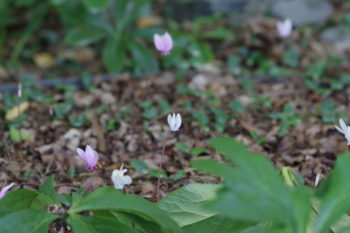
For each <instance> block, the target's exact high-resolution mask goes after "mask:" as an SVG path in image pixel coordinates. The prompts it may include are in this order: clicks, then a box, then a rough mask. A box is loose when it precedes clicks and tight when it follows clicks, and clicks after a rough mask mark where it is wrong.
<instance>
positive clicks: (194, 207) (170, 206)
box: [157, 184, 221, 227]
mask: <svg viewBox="0 0 350 233" xmlns="http://www.w3.org/2000/svg"><path fill="white" fill-rule="evenodd" d="M220 187H221V186H220V185H217V184H189V185H186V186H185V187H182V188H180V189H177V190H175V191H174V192H172V193H170V194H168V195H167V196H166V197H164V198H163V199H162V200H161V201H160V202H159V203H158V204H157V205H158V207H159V208H161V209H163V210H165V211H167V212H168V213H169V215H170V217H171V218H172V219H173V220H174V221H176V222H177V223H178V224H179V226H181V227H183V226H186V225H190V224H193V223H196V222H199V221H202V220H204V219H207V218H209V217H212V216H214V215H216V213H215V212H214V211H210V210H208V209H205V208H204V207H203V203H207V202H208V201H210V200H213V199H214V198H215V196H216V191H217V190H218V189H219V188H220Z"/></svg>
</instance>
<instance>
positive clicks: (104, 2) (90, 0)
mask: <svg viewBox="0 0 350 233" xmlns="http://www.w3.org/2000/svg"><path fill="white" fill-rule="evenodd" d="M83 3H84V5H85V6H86V7H87V8H89V9H90V10H92V11H96V10H102V9H105V8H107V6H108V4H109V0H83Z"/></svg>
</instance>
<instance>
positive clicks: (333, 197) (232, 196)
mask: <svg viewBox="0 0 350 233" xmlns="http://www.w3.org/2000/svg"><path fill="white" fill-rule="evenodd" d="M210 144H211V145H212V146H213V147H214V148H215V149H216V150H217V151H219V152H220V153H221V154H222V155H223V156H225V158H226V159H228V160H229V161H230V162H232V164H233V165H229V164H223V163H219V162H218V161H215V160H196V161H193V162H192V165H193V166H194V167H195V168H197V169H200V170H201V171H205V172H208V173H210V174H212V175H216V176H221V177H223V179H224V183H223V187H222V188H221V189H220V190H219V192H218V196H217V197H216V198H215V200H212V201H209V203H206V204H205V206H206V207H207V208H208V209H209V210H211V211H214V212H215V213H216V214H217V215H219V216H221V217H222V218H227V219H231V221H236V222H239V223H241V224H242V223H246V224H248V225H249V229H250V230H247V231H244V232H276V233H277V232H279V233H282V232H283V233H305V232H312V233H329V232H332V233H338V232H342V233H344V232H350V217H349V216H348V215H347V213H348V212H349V211H350V198H349V196H348V195H347V191H346V190H348V189H349V188H350V184H349V182H348V177H349V175H350V171H349V169H348V167H349V166H350V153H345V154H342V155H341V156H339V158H338V161H337V162H336V165H335V168H334V171H333V172H332V173H331V175H330V176H328V177H327V178H326V180H325V181H324V182H322V183H321V185H320V186H319V187H318V188H317V189H316V190H312V189H311V188H309V187H307V186H304V185H302V184H301V183H300V182H298V179H293V180H295V181H296V182H289V183H285V182H284V180H282V179H281V177H280V175H279V173H278V172H277V171H276V170H275V168H274V166H273V164H272V163H271V162H270V161H269V160H268V159H267V158H266V157H264V156H262V155H259V154H255V153H252V152H249V151H248V150H247V149H246V147H245V146H243V145H242V144H240V143H239V142H237V141H235V140H233V139H231V138H214V139H212V140H211V141H210ZM285 176H286V173H285V172H284V177H285ZM287 176H289V175H287ZM295 184H296V185H295ZM316 203H317V204H316ZM246 227H247V226H246ZM247 228H248V227H247ZM223 232H225V231H223ZM227 232H243V231H234V230H233V231H227Z"/></svg>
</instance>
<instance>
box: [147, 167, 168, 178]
mask: <svg viewBox="0 0 350 233" xmlns="http://www.w3.org/2000/svg"><path fill="white" fill-rule="evenodd" d="M149 175H150V176H152V177H154V178H158V177H160V178H162V179H164V178H167V174H166V172H165V171H164V170H160V169H152V170H151V172H150V174H149Z"/></svg>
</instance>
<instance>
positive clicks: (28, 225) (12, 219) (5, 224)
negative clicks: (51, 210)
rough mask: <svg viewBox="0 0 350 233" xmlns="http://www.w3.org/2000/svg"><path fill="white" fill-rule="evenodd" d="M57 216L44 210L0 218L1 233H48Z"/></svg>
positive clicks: (21, 212) (15, 213)
mask: <svg viewBox="0 0 350 233" xmlns="http://www.w3.org/2000/svg"><path fill="white" fill-rule="evenodd" d="M58 217H59V216H57V215H52V214H48V213H47V212H46V211H44V210H38V209H25V210H21V211H16V212H13V213H11V214H8V215H6V216H5V217H3V218H0V232H1V233H14V232H16V233H42V232H48V226H49V224H50V223H51V222H52V221H53V220H55V219H57V218H58Z"/></svg>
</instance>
